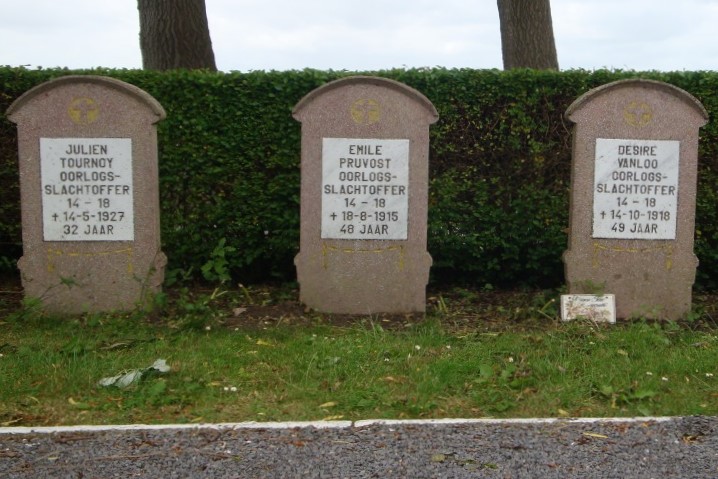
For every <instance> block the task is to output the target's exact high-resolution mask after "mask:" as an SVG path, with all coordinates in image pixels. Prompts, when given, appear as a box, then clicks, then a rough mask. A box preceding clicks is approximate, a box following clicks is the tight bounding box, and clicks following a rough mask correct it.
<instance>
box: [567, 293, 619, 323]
mask: <svg viewBox="0 0 718 479" xmlns="http://www.w3.org/2000/svg"><path fill="white" fill-rule="evenodd" d="M578 318H586V319H590V320H591V321H595V322H597V323H615V322H616V297H615V296H614V295H612V294H604V295H596V294H562V295H561V319H562V320H563V321H571V320H574V319H578Z"/></svg>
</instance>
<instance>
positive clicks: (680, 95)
mask: <svg viewBox="0 0 718 479" xmlns="http://www.w3.org/2000/svg"><path fill="white" fill-rule="evenodd" d="M624 89H645V90H655V91H659V92H663V93H665V94H668V95H670V96H672V97H675V98H676V99H679V100H680V101H682V102H683V103H684V104H685V105H686V107H687V108H689V109H693V110H695V112H696V113H698V115H699V116H700V117H701V118H703V120H704V123H705V122H707V121H708V112H707V111H706V109H705V108H704V107H703V105H702V104H701V102H700V101H698V99H697V98H696V97H694V96H693V95H691V94H690V93H688V92H687V91H685V90H683V89H681V88H678V87H677V86H675V85H671V84H670V83H665V82H661V81H657V80H648V79H644V78H630V79H626V80H618V81H614V82H611V83H607V84H605V85H601V86H599V87H596V88H593V89H592V90H589V91H588V92H586V93H584V94H583V95H581V96H580V97H578V98H577V99H576V100H575V101H574V102H573V103H571V105H570V106H569V107H568V109H566V114H565V117H566V118H567V119H568V120H570V121H574V120H573V118H572V117H573V115H574V114H576V113H578V112H579V111H581V110H582V109H583V108H584V107H585V106H586V105H588V104H589V103H592V102H594V101H596V100H599V99H600V98H601V97H602V96H604V95H606V94H610V93H615V92H617V91H619V90H624ZM574 122H575V121H574Z"/></svg>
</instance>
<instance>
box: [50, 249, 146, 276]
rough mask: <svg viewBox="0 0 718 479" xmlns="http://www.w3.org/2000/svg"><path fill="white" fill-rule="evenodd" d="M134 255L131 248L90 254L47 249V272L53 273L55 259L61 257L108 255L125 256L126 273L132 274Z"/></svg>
mask: <svg viewBox="0 0 718 479" xmlns="http://www.w3.org/2000/svg"><path fill="white" fill-rule="evenodd" d="M133 253H134V251H133V249H132V248H123V249H117V250H112V251H95V252H91V253H78V252H73V251H63V250H61V249H54V248H48V250H47V272H48V273H54V272H55V258H57V257H61V256H67V257H70V258H72V257H76V258H80V257H98V256H110V255H117V254H120V255H127V273H129V274H132V273H133V271H134V267H133V266H132V254H133Z"/></svg>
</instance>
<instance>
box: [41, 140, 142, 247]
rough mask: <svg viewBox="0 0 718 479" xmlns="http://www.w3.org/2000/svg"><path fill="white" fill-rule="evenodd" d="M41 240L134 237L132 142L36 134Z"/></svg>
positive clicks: (94, 239) (112, 239)
mask: <svg viewBox="0 0 718 479" xmlns="http://www.w3.org/2000/svg"><path fill="white" fill-rule="evenodd" d="M40 170H41V179H42V223H43V239H44V240H45V241H133V240H134V239H135V230H134V210H133V191H132V140H131V139H130V138H40Z"/></svg>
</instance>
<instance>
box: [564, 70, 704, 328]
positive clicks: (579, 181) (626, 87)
mask: <svg viewBox="0 0 718 479" xmlns="http://www.w3.org/2000/svg"><path fill="white" fill-rule="evenodd" d="M566 117H567V118H568V119H569V120H570V121H571V122H573V123H574V124H575V126H574V132H573V160H572V170H571V210H570V220H569V247H568V250H567V251H566V252H565V253H564V263H565V273H566V280H567V282H568V288H569V293H572V294H577V293H589V294H603V293H609V294H615V300H616V315H617V317H619V318H627V317H633V316H644V317H647V318H655V319H678V318H680V317H681V316H683V315H684V314H685V313H687V312H688V311H690V308H691V291H692V287H693V283H694V280H695V274H696V268H697V266H698V259H697V258H696V256H695V254H694V253H693V233H694V225H695V204H696V176H697V157H698V129H699V128H700V127H701V126H703V125H704V124H705V123H706V122H707V119H708V115H707V113H706V110H705V109H704V108H703V106H702V105H701V104H700V103H699V102H698V100H696V99H695V98H694V97H692V96H691V95H689V94H688V93H687V92H685V91H683V90H681V89H679V88H676V87H674V86H672V85H669V84H666V83H661V82H657V81H651V80H638V79H636V80H622V81H617V82H614V83H610V84H607V85H604V86H601V87H599V88H596V89H594V90H591V91H589V92H588V93H586V94H584V95H582V96H581V97H580V98H578V99H577V100H576V101H575V102H574V103H573V104H571V106H570V107H569V108H568V110H567V111H566Z"/></svg>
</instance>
